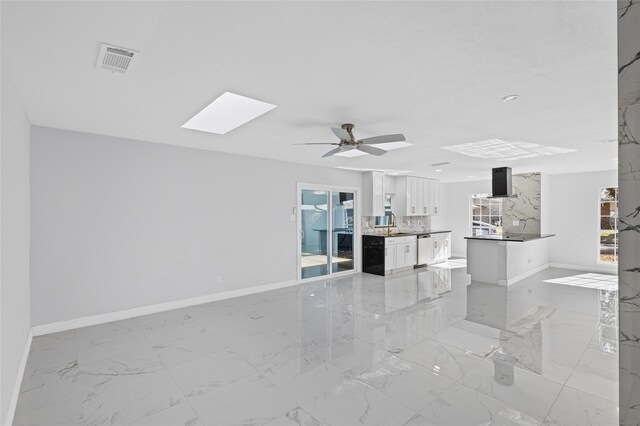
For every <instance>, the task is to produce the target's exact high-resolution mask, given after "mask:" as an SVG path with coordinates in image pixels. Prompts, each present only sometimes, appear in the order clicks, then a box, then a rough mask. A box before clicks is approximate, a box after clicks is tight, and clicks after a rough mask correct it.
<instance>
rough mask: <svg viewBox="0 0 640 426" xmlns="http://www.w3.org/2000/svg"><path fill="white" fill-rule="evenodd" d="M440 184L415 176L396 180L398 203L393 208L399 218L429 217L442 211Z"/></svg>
mask: <svg viewBox="0 0 640 426" xmlns="http://www.w3.org/2000/svg"><path fill="white" fill-rule="evenodd" d="M439 200H440V182H438V181H436V180H433V179H424V178H419V177H413V176H402V177H398V178H397V179H396V203H395V206H394V208H393V210H394V213H395V214H397V215H398V216H428V215H433V214H438V212H439V209H440V206H439V204H440V202H439Z"/></svg>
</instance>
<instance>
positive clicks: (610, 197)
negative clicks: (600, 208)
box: [600, 188, 618, 201]
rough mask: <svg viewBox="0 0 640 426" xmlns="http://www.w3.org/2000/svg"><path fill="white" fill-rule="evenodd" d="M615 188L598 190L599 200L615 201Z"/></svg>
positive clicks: (616, 190)
mask: <svg viewBox="0 0 640 426" xmlns="http://www.w3.org/2000/svg"><path fill="white" fill-rule="evenodd" d="M617 192H618V189H617V188H602V189H601V190H600V200H602V201H615V200H616V193H617Z"/></svg>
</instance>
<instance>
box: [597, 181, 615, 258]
mask: <svg viewBox="0 0 640 426" xmlns="http://www.w3.org/2000/svg"><path fill="white" fill-rule="evenodd" d="M598 209H599V215H600V223H599V228H600V229H599V230H598V232H599V240H600V254H599V260H600V262H605V263H616V262H617V261H618V234H617V230H618V188H616V187H610V188H602V189H600V204H599V207H598Z"/></svg>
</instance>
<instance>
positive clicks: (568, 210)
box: [548, 170, 618, 272]
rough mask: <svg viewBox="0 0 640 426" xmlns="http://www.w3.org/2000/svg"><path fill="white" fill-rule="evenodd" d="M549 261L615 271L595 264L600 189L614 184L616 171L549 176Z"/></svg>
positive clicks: (616, 182)
mask: <svg viewBox="0 0 640 426" xmlns="http://www.w3.org/2000/svg"><path fill="white" fill-rule="evenodd" d="M548 177H549V178H550V179H549V189H550V195H549V198H548V199H549V200H550V203H551V213H550V218H551V220H550V228H549V231H550V232H551V233H553V234H556V236H555V237H553V240H552V242H551V253H550V255H551V257H550V261H551V263H557V264H563V265H572V266H575V267H583V268H586V269H600V270H603V271H610V272H616V270H617V267H616V266H611V265H605V264H599V263H597V259H598V245H599V241H598V227H599V222H598V221H599V217H598V216H599V207H598V197H599V193H600V188H603V187H607V186H618V175H617V171H616V170H610V171H599V172H589V173H571V174H565V175H549V176H548Z"/></svg>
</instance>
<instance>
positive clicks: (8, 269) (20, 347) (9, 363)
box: [0, 61, 31, 425]
mask: <svg viewBox="0 0 640 426" xmlns="http://www.w3.org/2000/svg"><path fill="white" fill-rule="evenodd" d="M1 74H2V76H1V80H2V86H1V98H2V104H1V108H0V115H1V124H0V126H1V128H2V131H1V134H0V265H1V266H0V304H1V306H0V328H1V330H0V336H1V337H0V348H1V349H0V360H1V362H0V364H1V370H0V378H1V380H0V424H2V425H5V424H7V423H8V421H10V419H8V418H7V416H9V417H11V416H12V415H13V413H12V411H13V409H12V404H14V403H15V401H12V396H13V391H14V388H15V386H16V385H18V386H19V385H20V383H19V381H20V380H21V377H20V376H21V374H22V368H23V367H24V366H23V364H22V362H23V355H24V353H25V348H26V347H27V345H28V344H29V330H30V327H31V325H30V320H29V139H30V132H31V123H30V122H29V120H28V118H27V116H26V115H25V113H24V111H23V110H22V105H21V103H20V100H19V98H18V94H17V93H16V90H15V88H14V86H13V83H12V82H11V79H10V77H9V72H8V66H7V64H6V61H2V69H1Z"/></svg>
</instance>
